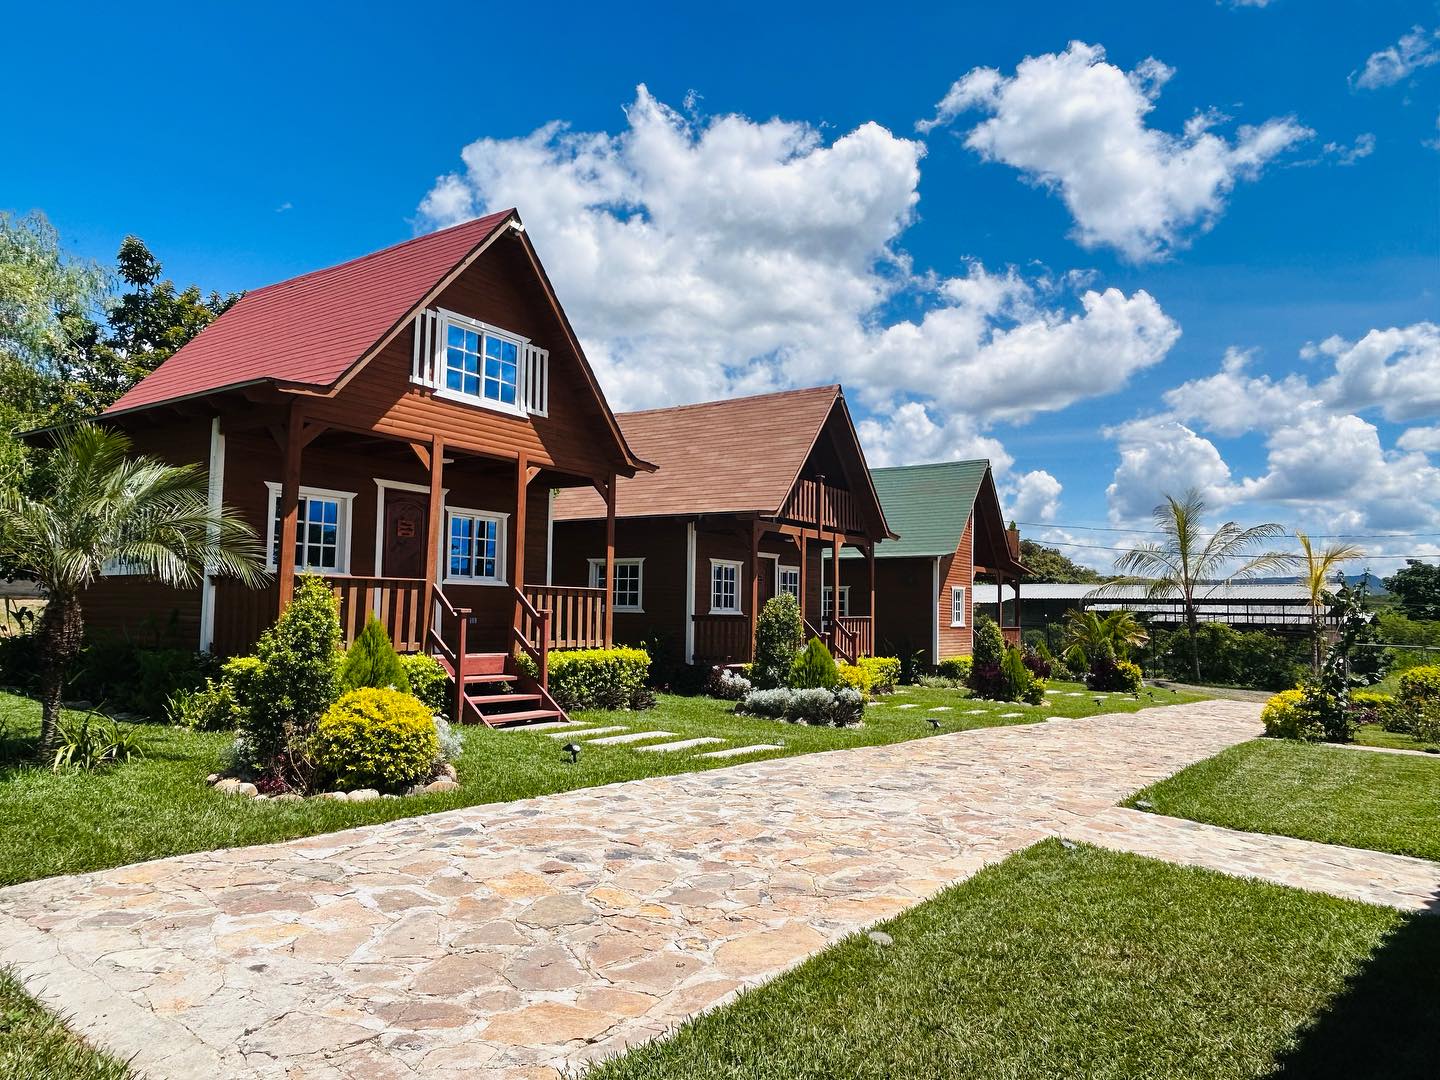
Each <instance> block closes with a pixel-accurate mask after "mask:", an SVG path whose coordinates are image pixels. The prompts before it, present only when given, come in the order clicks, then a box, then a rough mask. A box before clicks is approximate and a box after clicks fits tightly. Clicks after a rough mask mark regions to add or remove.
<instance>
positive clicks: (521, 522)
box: [510, 450, 530, 630]
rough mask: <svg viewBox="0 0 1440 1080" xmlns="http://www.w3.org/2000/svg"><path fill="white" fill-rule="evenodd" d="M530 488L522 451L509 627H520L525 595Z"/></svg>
mask: <svg viewBox="0 0 1440 1080" xmlns="http://www.w3.org/2000/svg"><path fill="white" fill-rule="evenodd" d="M529 488H530V459H529V457H528V456H526V454H525V452H524V451H523V450H522V451H521V452H520V454H519V455H518V456H517V457H516V458H515V541H514V542H515V549H514V554H512V555H511V557H510V567H511V571H510V584H511V585H512V586H513V587H514V589H515V611H514V613H513V614H512V616H511V621H510V625H511V626H513V627H514V628H515V629H516V630H519V629H520V625H521V614H522V612H521V598H522V597H523V596H524V595H525V511H526V509H527V505H528V503H529V501H530V500H529V499H528V498H527V497H526V496H527V495H528V493H529Z"/></svg>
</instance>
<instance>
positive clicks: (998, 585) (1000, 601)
mask: <svg viewBox="0 0 1440 1080" xmlns="http://www.w3.org/2000/svg"><path fill="white" fill-rule="evenodd" d="M995 625H996V626H998V627H1000V629H1001V630H1002V631H1003V630H1004V629H1005V575H1004V574H1003V573H1001V572H1000V571H999V570H998V569H997V570H996V571H995Z"/></svg>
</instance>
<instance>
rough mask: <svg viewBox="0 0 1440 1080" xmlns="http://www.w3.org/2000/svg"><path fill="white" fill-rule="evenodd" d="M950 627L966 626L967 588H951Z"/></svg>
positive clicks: (959, 586)
mask: <svg viewBox="0 0 1440 1080" xmlns="http://www.w3.org/2000/svg"><path fill="white" fill-rule="evenodd" d="M950 625H951V626H964V625H965V586H963V585H952V586H951V587H950Z"/></svg>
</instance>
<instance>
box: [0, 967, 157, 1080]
mask: <svg viewBox="0 0 1440 1080" xmlns="http://www.w3.org/2000/svg"><path fill="white" fill-rule="evenodd" d="M0 1076H11V1077H17V1078H18V1077H25V1078H27V1080H125V1078H127V1077H129V1076H130V1070H129V1069H127V1068H126V1067H125V1064H124V1063H123V1062H121V1061H119V1060H117V1059H115V1058H113V1057H110V1056H109V1055H108V1054H102V1053H99V1052H98V1051H96V1050H93V1049H91V1048H90V1047H89V1046H87V1045H86V1044H85V1043H84V1042H82V1041H81V1040H80V1039H78V1038H76V1037H75V1036H74V1035H72V1034H71V1033H70V1032H69V1031H68V1030H66V1028H65V1025H64V1024H63V1023H61V1022H60V1021H59V1020H57V1019H56V1018H55V1017H54V1016H53V1015H52V1014H51V1013H49V1012H47V1011H45V1010H44V1009H42V1008H41V1007H40V1006H39V1005H37V1004H35V1002H33V1001H32V1000H30V998H29V997H28V996H27V995H26V994H25V992H24V991H23V990H21V989H20V984H19V983H18V982H16V980H15V979H14V977H13V976H11V975H10V974H9V973H8V972H6V971H0Z"/></svg>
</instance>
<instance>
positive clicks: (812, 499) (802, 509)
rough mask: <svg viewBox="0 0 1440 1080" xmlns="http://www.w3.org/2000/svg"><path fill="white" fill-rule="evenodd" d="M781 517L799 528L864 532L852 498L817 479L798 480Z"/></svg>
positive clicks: (863, 524) (848, 493)
mask: <svg viewBox="0 0 1440 1080" xmlns="http://www.w3.org/2000/svg"><path fill="white" fill-rule="evenodd" d="M780 516H781V517H782V518H786V519H788V520H790V521H794V522H798V523H799V524H802V525H812V526H815V527H818V528H821V529H833V530H837V531H839V532H863V531H864V529H865V522H864V519H863V518H862V517H861V514H860V507H859V505H858V504H857V502H856V501H855V496H854V495H852V494H850V492H848V491H844V490H842V489H841V488H837V487H831V486H830V485H829V484H822V483H820V481H818V480H801V481H799V482H798V483H797V484H796V485H795V490H794V491H793V492H791V494H790V498H789V500H788V501H787V502H786V503H785V508H784V509H783V510H781V511H780Z"/></svg>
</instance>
